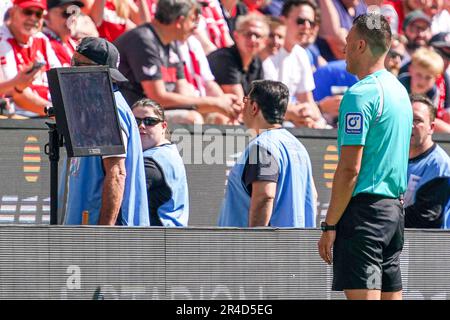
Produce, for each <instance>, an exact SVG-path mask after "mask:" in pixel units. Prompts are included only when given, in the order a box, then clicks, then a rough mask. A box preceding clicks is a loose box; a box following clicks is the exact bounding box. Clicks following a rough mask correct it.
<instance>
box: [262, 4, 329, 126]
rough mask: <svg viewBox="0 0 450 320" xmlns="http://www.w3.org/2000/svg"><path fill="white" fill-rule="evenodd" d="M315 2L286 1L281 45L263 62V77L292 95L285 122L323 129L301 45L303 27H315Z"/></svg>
mask: <svg viewBox="0 0 450 320" xmlns="http://www.w3.org/2000/svg"><path fill="white" fill-rule="evenodd" d="M315 7H316V5H315V3H313V2H312V1H310V0H287V1H286V2H285V3H284V6H283V10H282V16H283V20H284V22H285V24H286V39H285V41H284V46H283V48H281V49H280V50H279V51H278V53H277V54H276V55H274V56H271V57H269V58H268V59H266V60H265V61H264V63H263V68H264V78H265V79H269V80H277V81H281V82H283V83H284V84H286V85H287V86H288V88H289V92H290V95H291V103H290V104H289V107H288V111H287V113H286V120H287V121H291V122H292V123H294V125H296V126H308V127H311V128H323V127H325V126H326V121H325V119H324V118H323V117H322V115H321V113H320V110H319V108H318V107H317V105H316V104H315V102H314V98H313V95H312V91H313V90H314V88H315V85H314V78H313V74H312V70H311V64H310V62H309V58H308V55H307V53H306V51H305V49H303V48H302V47H301V46H300V41H301V38H302V37H303V34H304V33H305V32H306V31H305V28H309V30H310V28H311V27H312V25H313V24H315V11H314V8H315Z"/></svg>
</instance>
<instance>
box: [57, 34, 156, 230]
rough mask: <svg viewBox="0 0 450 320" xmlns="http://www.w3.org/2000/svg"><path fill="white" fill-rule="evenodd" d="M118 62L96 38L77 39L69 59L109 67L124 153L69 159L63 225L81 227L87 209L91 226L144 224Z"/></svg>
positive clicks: (134, 140) (138, 155) (139, 167)
mask: <svg viewBox="0 0 450 320" xmlns="http://www.w3.org/2000/svg"><path fill="white" fill-rule="evenodd" d="M118 62H119V52H118V51H117V48H116V47H115V46H114V45H113V44H112V43H110V42H108V41H107V40H105V39H102V38H96V37H86V38H83V40H82V41H81V42H80V44H79V45H78V47H77V51H76V52H75V53H74V55H73V57H72V65H73V66H79V67H80V66H86V65H91V66H92V65H106V66H109V70H110V74H111V78H112V80H113V90H114V98H115V101H116V106H117V113H118V116H119V121H120V127H121V130H122V137H123V141H124V146H125V153H124V154H117V155H112V156H104V157H98V156H92V157H75V158H72V159H71V163H70V168H69V177H68V184H67V205H66V208H65V214H66V216H65V224H70V225H76V224H81V223H82V222H83V212H84V211H87V213H88V215H89V216H88V220H89V221H88V222H87V223H88V224H91V225H98V224H100V225H122V226H148V225H149V220H148V207H147V193H146V190H145V178H144V176H145V173H144V164H143V162H142V147H141V144H140V139H139V130H138V127H137V124H136V120H135V119H134V116H133V113H132V112H131V109H130V107H129V106H128V104H127V102H126V101H125V99H124V97H123V96H122V94H121V93H120V91H119V89H118V87H117V83H118V82H126V81H128V80H127V78H125V77H124V76H123V75H122V74H121V73H120V72H119V70H117V65H118ZM105 125H108V124H105V123H100V124H99V126H105Z"/></svg>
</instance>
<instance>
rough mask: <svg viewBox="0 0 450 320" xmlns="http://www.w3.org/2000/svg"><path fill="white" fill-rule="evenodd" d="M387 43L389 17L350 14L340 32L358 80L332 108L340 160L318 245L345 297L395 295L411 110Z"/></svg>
mask: <svg viewBox="0 0 450 320" xmlns="http://www.w3.org/2000/svg"><path fill="white" fill-rule="evenodd" d="M390 42H391V28H390V26H389V23H388V21H387V20H386V18H385V17H384V16H382V15H379V14H375V13H372V14H364V15H361V16H359V17H358V18H356V19H355V21H354V25H353V27H352V28H351V30H350V32H349V33H348V35H347V45H346V50H345V56H346V62H347V70H348V71H349V72H350V73H352V74H354V75H356V76H357V77H358V78H359V79H361V80H360V81H359V82H357V83H356V84H354V85H353V86H352V87H351V88H350V89H349V90H347V92H346V93H345V95H344V98H343V99H342V102H341V105H340V108H339V129H338V148H339V162H338V165H337V168H336V172H335V175H334V180H333V188H332V192H331V201H330V205H329V207H328V212H327V215H326V219H325V221H324V222H322V224H321V229H322V231H323V233H322V237H321V239H320V241H319V243H318V249H319V253H320V256H321V257H322V259H323V260H324V261H325V262H327V263H328V264H332V263H333V290H337V291H342V290H344V292H345V294H346V296H347V298H348V299H401V298H402V279H401V272H400V253H401V251H402V248H403V228H404V211H403V205H402V200H401V197H402V194H403V193H404V192H405V190H406V181H407V180H406V174H407V164H408V153H409V140H410V138H411V127H412V111H411V103H410V101H409V97H408V93H407V92H406V90H405V88H404V87H403V86H402V84H401V83H400V82H398V80H397V78H396V77H395V76H394V75H392V74H391V73H390V72H388V71H387V70H386V69H385V68H384V60H385V57H386V54H387V52H388V50H389V45H390ZM333 245H334V256H332V254H331V249H332V247H333Z"/></svg>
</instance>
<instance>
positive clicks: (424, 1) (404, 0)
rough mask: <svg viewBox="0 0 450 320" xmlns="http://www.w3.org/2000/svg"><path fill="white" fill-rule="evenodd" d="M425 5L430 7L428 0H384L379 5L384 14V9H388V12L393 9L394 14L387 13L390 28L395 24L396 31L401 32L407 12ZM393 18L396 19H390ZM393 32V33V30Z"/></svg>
mask: <svg viewBox="0 0 450 320" xmlns="http://www.w3.org/2000/svg"><path fill="white" fill-rule="evenodd" d="M427 7H430V2H429V0H401V1H400V0H384V1H383V4H382V6H381V13H382V14H383V15H386V14H387V12H386V10H389V12H392V9H394V10H395V14H394V15H392V14H391V13H389V14H387V15H388V20H389V23H390V25H391V28H392V27H393V26H397V28H398V29H397V33H399V34H403V31H404V28H403V25H404V21H405V16H407V15H408V14H409V13H411V12H412V11H415V10H422V11H423V10H425V9H426V8H427ZM392 18H393V19H395V20H396V21H392V20H391V19H392ZM393 33H395V32H394V31H393Z"/></svg>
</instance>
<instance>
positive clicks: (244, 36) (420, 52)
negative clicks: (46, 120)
mask: <svg viewBox="0 0 450 320" xmlns="http://www.w3.org/2000/svg"><path fill="white" fill-rule="evenodd" d="M160 1H161V2H164V5H162V6H158V3H157V0H11V1H8V0H3V1H0V17H3V18H0V24H1V26H0V94H1V103H0V106H1V113H2V114H1V115H0V116H1V117H2V118H33V117H42V116H45V111H44V108H45V107H48V106H51V96H50V93H49V88H48V82H47V78H46V73H45V71H47V70H49V69H50V68H54V67H67V66H71V65H73V55H74V53H75V52H76V50H77V46H78V44H79V43H80V41H82V39H84V38H86V37H101V38H104V39H106V40H108V41H109V42H111V43H113V44H114V45H115V46H116V47H117V50H118V52H119V53H120V59H119V60H120V63H119V64H118V66H116V67H118V69H119V71H120V73H121V74H122V75H123V76H125V77H126V78H127V79H128V81H118V82H117V85H118V88H119V90H120V92H121V94H122V95H123V97H124V99H125V101H126V103H127V104H128V105H129V106H133V105H135V106H140V108H141V109H142V99H145V98H149V99H151V100H152V101H153V102H155V103H156V106H161V107H162V109H163V110H164V112H163V113H161V114H163V115H164V116H163V117H162V118H161V119H160V122H164V123H166V120H167V122H169V123H178V124H227V125H239V124H243V123H244V120H243V112H242V111H243V106H244V105H243V103H242V101H243V100H245V99H244V98H246V97H247V96H248V95H249V90H250V88H251V84H252V82H253V81H255V80H271V81H280V82H282V83H284V84H285V85H286V86H287V88H288V89H289V102H288V105H287V110H286V114H285V117H284V119H283V123H282V125H283V126H284V127H308V128H316V129H327V128H335V127H336V126H337V123H338V112H339V106H340V104H341V101H342V98H343V95H344V93H345V92H346V90H347V89H348V88H350V87H351V86H352V85H353V84H355V83H356V82H357V81H358V79H357V78H356V76H354V75H352V74H350V73H349V72H348V71H347V70H346V63H345V59H344V58H345V49H346V37H347V35H348V32H349V30H350V29H351V27H352V23H353V20H354V18H356V17H357V16H358V15H360V14H362V13H366V12H379V13H381V14H383V15H384V16H385V17H386V18H387V19H388V21H389V24H390V27H391V31H392V33H393V41H392V44H391V48H390V50H389V52H388V54H387V56H386V60H385V67H386V69H387V70H388V71H390V72H391V73H392V74H394V75H395V76H396V77H398V79H399V81H400V82H401V83H402V84H403V85H404V87H405V88H406V89H407V91H408V93H410V94H413V95H415V96H417V95H420V96H426V97H427V98H428V99H429V101H431V103H432V106H433V107H434V110H433V112H434V113H435V114H436V117H434V116H431V115H430V119H432V120H431V122H433V124H432V128H431V129H430V130H428V132H429V133H430V132H431V133H433V132H443V133H450V67H449V65H450V2H449V1H444V0H404V1H396V0H272V1H270V0H239V1H238V0H160ZM186 3H190V4H192V5H190V6H186V5H185V4H186ZM186 8H188V9H189V11H185V10H186ZM374 24H376V21H375V22H374ZM427 101H428V100H427ZM141 109H139V110H141ZM134 112H135V114H136V111H135V110H134ZM140 112H141V113H143V111H142V110H141V111H140ZM149 112H150V111H149ZM138 113H139V112H138ZM151 113H152V114H153V113H154V112H153V111H152V112H151ZM414 121H416V120H414ZM141 123H142V121H141V122H140V124H141ZM414 124H415V125H416V122H414ZM427 125H430V126H431V124H429V123H428V122H427ZM140 127H141V126H140ZM431 133H430V134H431ZM148 153H149V152H148ZM414 156H415V157H416V156H417V154H415V155H414ZM447 158H448V157H447ZM446 206H447V209H448V204H447V205H446Z"/></svg>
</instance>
